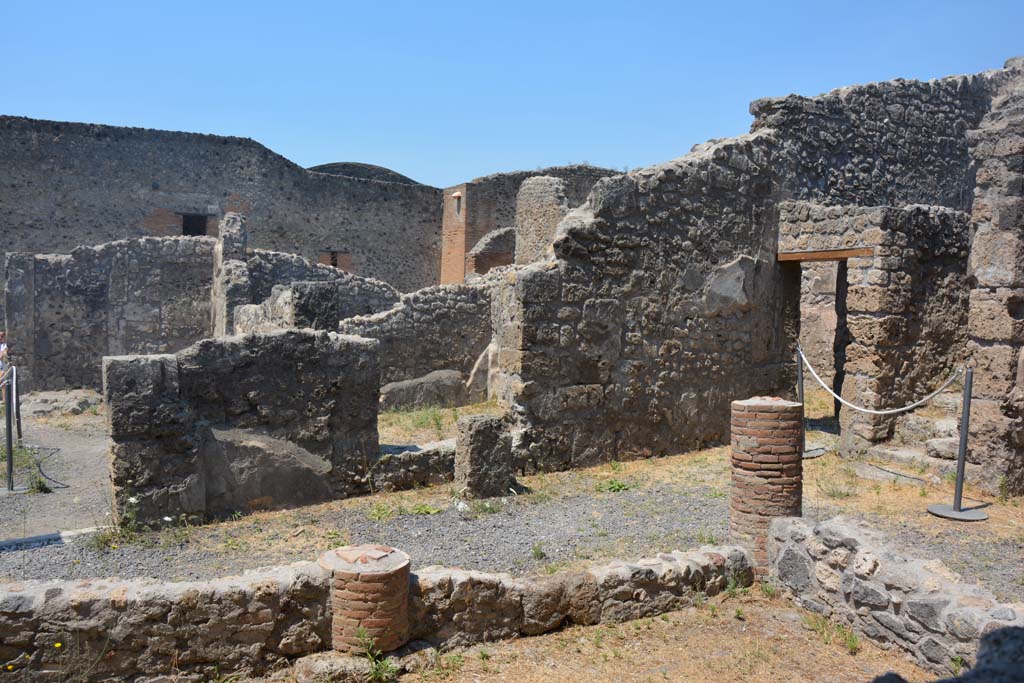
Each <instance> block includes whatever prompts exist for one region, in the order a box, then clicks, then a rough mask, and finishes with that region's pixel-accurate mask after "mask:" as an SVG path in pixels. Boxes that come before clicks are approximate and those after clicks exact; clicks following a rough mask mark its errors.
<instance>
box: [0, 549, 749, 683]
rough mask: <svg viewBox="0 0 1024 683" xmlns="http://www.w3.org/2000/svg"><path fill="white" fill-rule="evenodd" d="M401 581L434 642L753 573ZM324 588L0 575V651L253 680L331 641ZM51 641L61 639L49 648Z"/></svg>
mask: <svg viewBox="0 0 1024 683" xmlns="http://www.w3.org/2000/svg"><path fill="white" fill-rule="evenodd" d="M410 578H411V580H410V592H411V595H410V614H409V616H410V621H411V622H412V633H411V637H412V638H413V639H418V640H424V641H427V642H429V643H431V644H432V645H435V646H438V647H458V646H465V645H472V644H474V643H481V642H487V641H493V640H498V639H502V638H513V637H516V636H520V635H538V634H541V633H547V632H549V631H553V630H555V629H558V628H560V627H561V626H563V625H570V624H597V623H609V622H622V621H627V620H631V619H639V618H642V617H651V616H656V615H658V614H662V613H665V612H668V611H672V610H677V609H682V608H684V607H687V606H690V605H693V604H694V602H695V599H696V596H697V594H698V593H704V594H707V595H715V594H717V593H719V592H720V591H722V590H723V589H724V588H725V587H726V586H727V585H728V583H729V582H730V581H733V582H735V583H736V584H737V585H739V586H749V585H750V584H751V580H752V579H751V572H750V562H749V558H748V557H747V555H746V554H745V552H744V551H743V550H742V549H740V548H736V547H729V546H724V547H711V546H705V547H703V548H700V549H699V550H694V551H689V552H680V551H675V552H673V553H670V554H669V553H662V554H660V555H659V556H658V557H657V558H650V559H644V560H639V561H638V562H636V563H626V562H612V563H611V564H608V565H605V566H602V567H595V568H593V569H590V570H587V571H582V572H563V573H559V574H555V575H552V576H546V577H542V578H541V579H539V580H538V579H536V578H531V579H517V578H512V577H510V576H508V575H507V574H486V573H483V572H475V571H464V570H461V569H448V568H444V567H427V568H425V569H423V570H421V571H419V572H416V573H414V574H413V575H412V576H411V577H410ZM330 583H331V577H330V573H329V572H328V571H327V570H325V569H323V568H321V567H319V566H318V565H317V564H315V563H313V562H298V563H295V564H292V565H288V566H284V567H273V568H269V569H260V570H256V571H252V572H246V573H245V574H243V575H242V576H238V577H231V578H225V579H217V580H214V581H195V582H188V583H166V584H160V583H156V582H152V581H146V580H128V581H122V580H117V579H108V580H93V581H77V582H70V581H68V582H63V581H53V582H25V583H18V584H5V585H2V586H0V643H2V644H0V656H2V657H3V658H4V660H5V661H7V660H13V659H15V658H16V657H18V656H19V655H20V656H21V659H18V660H17V662H18V664H17V666H18V671H19V673H27V675H26V677H25V679H24V680H26V681H30V682H31V683H43V682H44V681H51V680H53V678H52V670H53V668H55V667H57V666H63V667H65V668H67V669H72V670H78V671H83V672H86V678H85V679H83V680H85V681H87V682H88V683H99V682H100V681H105V680H111V679H117V680H126V681H135V682H141V681H144V680H150V679H153V678H156V677H158V676H170V675H172V674H179V675H186V676H196V677H197V678H202V679H203V680H206V679H210V678H215V677H217V676H224V675H229V674H232V673H242V674H250V675H258V674H262V673H265V672H267V671H268V670H270V669H272V668H274V667H275V666H277V665H281V664H283V663H284V662H283V660H285V659H286V658H294V657H297V656H301V655H305V654H309V653H312V652H316V651H321V650H326V649H328V648H329V647H330V645H329V644H330V629H331V618H330V602H329V591H330ZM170 629H173V630H174V634H173V636H172V635H168V634H169V630H170ZM58 641H60V642H61V643H68V644H69V646H68V647H66V648H61V649H60V650H58V649H56V648H54V647H53V643H55V642H58ZM71 643H74V644H75V646H74V647H70V644H71ZM24 669H27V672H23V670H24Z"/></svg>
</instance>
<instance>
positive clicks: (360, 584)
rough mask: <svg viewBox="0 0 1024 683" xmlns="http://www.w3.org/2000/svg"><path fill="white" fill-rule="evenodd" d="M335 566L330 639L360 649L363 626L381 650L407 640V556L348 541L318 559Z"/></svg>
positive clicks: (343, 649) (339, 646)
mask: <svg viewBox="0 0 1024 683" xmlns="http://www.w3.org/2000/svg"><path fill="white" fill-rule="evenodd" d="M318 562H319V564H320V566H321V567H324V568H325V569H329V570H331V575H332V578H331V645H332V646H333V647H334V649H335V650H338V651H339V652H359V651H361V650H362V645H361V643H360V642H359V638H358V632H359V629H360V628H362V629H365V630H366V635H368V636H369V637H370V638H372V639H373V641H374V646H375V647H376V648H377V649H378V650H380V651H381V652H390V651H391V650H397V649H398V648H400V647H402V646H403V645H405V643H406V642H407V641H408V640H409V556H408V555H406V554H405V553H403V552H402V551H401V550H395V549H394V548H389V547H387V546H383V545H349V546H345V547H343V548H338V549H337V550H328V551H327V552H326V553H324V554H323V555H321V556H320V558H319V560H318Z"/></svg>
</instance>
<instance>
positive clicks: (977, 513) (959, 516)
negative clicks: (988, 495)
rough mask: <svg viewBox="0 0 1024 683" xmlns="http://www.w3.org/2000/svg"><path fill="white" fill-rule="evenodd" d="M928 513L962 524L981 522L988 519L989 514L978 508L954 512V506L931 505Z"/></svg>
mask: <svg viewBox="0 0 1024 683" xmlns="http://www.w3.org/2000/svg"><path fill="white" fill-rule="evenodd" d="M928 512H930V513H932V514H933V515H935V516H936V517H945V518H946V519H955V520H958V521H960V522H981V521H983V520H986V519H988V513H987V512H985V511H984V510H979V509H978V508H966V509H963V510H954V509H953V506H952V505H945V504H942V505H939V504H936V505H929V506H928Z"/></svg>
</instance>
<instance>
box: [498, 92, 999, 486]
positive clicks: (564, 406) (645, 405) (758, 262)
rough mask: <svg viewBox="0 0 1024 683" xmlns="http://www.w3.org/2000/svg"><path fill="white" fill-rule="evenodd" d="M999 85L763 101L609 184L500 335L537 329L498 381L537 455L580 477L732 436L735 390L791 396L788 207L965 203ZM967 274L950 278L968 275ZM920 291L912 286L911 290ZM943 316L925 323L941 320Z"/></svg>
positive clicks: (520, 335)
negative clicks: (735, 129) (779, 207)
mask: <svg viewBox="0 0 1024 683" xmlns="http://www.w3.org/2000/svg"><path fill="white" fill-rule="evenodd" d="M998 78H1000V76H999V75H998V74H981V75H976V76H957V77H951V78H945V79H940V80H936V81H930V82H928V83H920V82H912V81H893V82H889V83H876V84H869V85H864V86H855V87H850V88H843V89H841V90H837V91H834V92H831V93H828V94H826V95H822V96H819V97H815V98H807V97H798V96H790V97H786V98H779V99H772V100H759V101H757V102H755V103H753V104H752V105H751V111H752V113H753V114H754V115H755V117H756V120H755V123H754V126H753V131H752V133H751V134H750V135H747V136H743V137H740V138H735V139H731V140H724V141H713V142H710V143H707V144H704V145H699V146H697V147H695V148H694V150H693V152H691V154H689V155H687V156H685V157H682V158H680V159H676V160H674V161H671V162H667V163H664V164H659V165H656V166H652V167H650V168H646V169H639V170H637V171H633V172H632V173H629V174H628V175H626V176H620V177H616V178H606V179H604V180H601V181H599V182H598V183H597V184H596V185H595V187H594V189H593V190H592V191H591V194H590V197H589V201H588V204H587V205H586V206H584V207H582V208H581V209H577V210H576V211H572V212H570V213H569V214H568V215H567V217H566V218H565V219H564V220H563V221H562V222H561V224H560V225H559V228H558V231H557V236H556V238H555V242H554V256H555V260H554V261H553V262H550V263H539V264H534V265H532V266H528V267H526V268H524V269H523V270H520V271H519V272H518V273H517V275H516V278H517V279H516V281H515V283H514V284H511V285H510V287H511V288H512V292H511V294H509V293H505V294H496V296H497V297H499V298H500V299H501V300H502V301H508V302H509V305H507V306H505V307H504V308H503V315H504V320H499V321H498V322H497V323H496V329H499V328H501V327H502V326H508V327H512V328H514V327H516V326H517V325H518V326H520V327H521V329H519V330H514V329H513V330H511V331H508V332H503V333H501V334H498V335H497V336H496V343H497V344H498V348H497V350H496V357H497V358H498V363H499V365H500V367H499V368H498V370H497V371H496V375H497V376H499V377H500V378H502V381H501V386H502V391H503V392H505V393H508V394H510V395H511V398H512V400H513V401H514V402H515V403H517V404H518V408H519V411H518V414H520V415H521V418H522V420H523V423H524V425H525V426H526V430H525V432H524V438H523V440H522V442H521V443H520V444H519V446H520V453H521V455H522V457H524V459H525V460H527V461H528V462H532V463H533V464H534V465H536V466H539V467H567V466H573V465H577V464H589V463H591V462H595V461H600V460H607V459H613V458H621V457H637V456H642V455H652V454H659V453H668V452H673V451H676V450H682V449H686V448H692V447H695V446H699V445H701V444H704V443H708V442H715V441H721V440H723V439H724V437H725V434H726V429H727V426H726V424H725V420H726V416H727V415H728V409H727V406H728V401H729V400H730V399H731V398H735V397H736V396H749V395H757V394H769V393H779V392H782V393H786V392H788V390H789V388H790V387H792V385H793V383H792V374H793V370H794V367H795V366H794V364H793V362H792V357H793V356H792V353H793V346H794V342H795V336H796V327H797V322H796V319H797V316H798V315H799V313H798V297H799V295H798V294H797V291H798V289H799V273H798V268H796V267H795V266H785V267H783V266H780V265H779V264H778V263H776V261H775V249H776V247H777V245H776V244H775V231H776V230H777V225H776V220H777V215H776V202H778V201H780V200H787V199H808V200H813V201H816V202H819V203H823V204H853V205H862V206H872V205H881V204H892V205H895V206H904V205H907V204H910V203H913V202H926V203H928V204H933V205H935V204H937V205H942V206H949V207H953V208H966V207H967V206H968V205H969V203H970V197H971V187H972V184H973V171H972V169H971V164H970V158H969V155H968V144H967V138H966V132H967V131H968V130H969V129H971V128H973V127H975V126H976V125H977V124H978V122H979V121H980V120H981V118H982V117H983V116H984V114H985V112H986V111H987V109H988V106H989V102H990V99H991V95H992V87H993V83H994V82H995V81H996V80H998ZM923 211H924V212H925V213H928V214H929V215H931V214H930V213H929V212H930V211H931V210H929V209H924V210H923ZM913 215H914V216H915V218H913V219H910V218H908V220H921V219H920V216H921V215H922V214H921V213H920V212H917V213H914V214H913ZM936 215H937V214H936ZM943 220H946V219H943ZM959 220H960V219H959V218H950V219H949V221H950V222H951V223H950V224H952V223H956V222H957V221H959ZM960 228H963V226H962V225H960ZM965 232H966V231H965ZM900 246H902V245H900ZM887 256H888V255H886V256H883V257H882V258H886V257H887ZM901 256H906V257H907V258H908V259H910V260H911V261H912V260H913V258H914V256H913V255H912V254H906V255H901ZM940 261H941V259H940ZM943 263H946V262H944V261H943ZM853 265H854V264H851V266H853ZM857 265H864V264H857ZM944 267H945V266H943V268H944ZM950 268H951V269H952V270H950V271H945V270H943V271H942V277H943V278H946V277H947V276H948V277H949V278H954V279H955V278H956V277H958V276H957V275H955V274H954V273H953V270H955V266H952V265H951V266H950ZM940 270H941V269H940ZM878 277H882V275H881V274H879V275H878ZM897 280H898V281H899V280H900V278H899V277H897ZM914 282H916V281H914ZM858 284H861V285H862V286H863V287H864V288H867V287H869V286H873V285H869V284H868V283H858ZM946 284H949V285H950V286H951V287H953V288H954V289H955V286H954V283H952V282H947V283H946ZM937 286H938V285H937ZM851 289H852V288H851ZM869 291H870V290H868V289H864V290H863V291H862V292H861V293H860V294H855V293H854V292H852V291H851V294H850V299H851V302H852V300H853V299H854V297H855V296H862V295H863V296H867V295H868V294H869ZM918 294H920V292H919V291H918V290H916V289H915V285H914V283H913V282H911V283H910V289H909V290H908V291H907V292H905V294H904V295H911V296H916V295H918ZM904 295H901V296H904ZM951 296H952V298H953V299H955V298H956V294H955V293H954V294H952V295H951ZM930 300H931V301H932V302H935V303H936V304H938V303H944V304H948V303H950V301H945V300H944V299H943V298H942V296H936V297H931V299H930ZM869 305H870V304H869V303H868V302H864V306H865V307H862V308H861V309H859V310H861V311H862V312H863V313H865V314H866V313H867V312H868V309H867V308H866V307H867V306H869ZM953 310H956V309H955V306H954V307H953ZM933 314H934V315H937V309H935V310H933V309H929V310H928V311H926V312H925V313H923V314H922V315H923V317H924V318H925V319H927V320H928V321H934V322H935V325H936V328H938V327H939V326H940V325H941V324H943V323H941V321H939V320H938V318H937V317H935V318H933ZM953 319H954V320H955V317H954V318H953ZM922 324H923V325H925V326H927V325H930V324H931V322H927V323H922ZM871 333H872V332H871V330H868V329H863V330H862V331H861V334H862V335H868V334H871ZM943 334H945V332H942V333H937V334H935V335H933V336H934V338H935V339H940V338H941V337H942V335H943ZM912 337H913V332H912V331H911V332H910V333H909V335H907V336H905V337H904V339H910V338H912ZM937 346H938V345H937ZM954 347H955V345H954V344H952V343H950V344H943V345H942V348H944V349H948V348H954ZM904 351H905V349H895V350H894V351H893V354H892V355H893V356H898V354H899V353H901V352H904ZM939 358H940V359H941V361H945V360H946V358H947V357H946V356H940V357H939ZM941 365H943V363H942V362H933V363H926V364H921V365H920V366H919V368H927V369H928V370H932V371H936V374H933V375H930V376H929V377H928V378H927V379H924V376H923V373H922V375H920V376H917V377H915V378H914V379H912V380H909V381H907V382H905V383H904V386H907V387H911V386H912V387H913V388H914V389H917V388H918V387H919V386H921V385H923V384H925V383H931V382H932V381H933V380H934V379H936V377H939V376H940V375H941V374H942V373H941V372H938V371H940V370H941V369H942V368H941V367H940V366H941ZM853 384H855V383H853V382H851V383H850V385H851V386H852V385H853ZM896 393H898V392H896Z"/></svg>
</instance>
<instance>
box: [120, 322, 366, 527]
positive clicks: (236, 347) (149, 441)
mask: <svg viewBox="0 0 1024 683" xmlns="http://www.w3.org/2000/svg"><path fill="white" fill-rule="evenodd" d="M376 347H377V343H376V342H374V341H372V340H369V339H359V338H354V337H345V336H341V335H338V334H334V333H328V332H314V331H311V330H288V331H283V332H276V333H271V334H266V335H248V336H244V337H221V338H218V339H205V340H203V341H201V342H199V343H197V344H195V345H193V346H190V347H188V348H186V349H184V350H182V351H179V352H178V353H177V354H174V355H156V356H112V357H107V358H104V359H103V394H104V400H105V401H106V403H107V406H108V421H109V430H110V438H111V441H112V442H113V443H112V447H111V455H112V459H113V464H112V468H111V470H112V477H113V484H114V493H115V499H116V505H117V508H118V511H119V513H120V514H122V515H124V514H125V513H127V512H131V513H132V514H134V515H135V516H136V518H137V519H139V520H140V521H157V522H158V521H159V520H161V519H162V518H163V517H165V516H170V517H172V518H175V519H177V518H178V517H179V516H180V515H186V516H187V517H193V516H195V517H198V518H203V517H206V516H220V515H226V514H229V513H232V512H235V511H243V512H244V511H248V510H252V509H260V508H277V507H287V506H291V505H299V504H309V503H314V502H320V501H323V500H329V499H333V498H341V497H345V496H349V495H353V494H355V493H361V492H364V491H366V490H367V489H368V485H367V473H368V470H369V468H370V467H372V465H373V463H374V462H375V461H376V459H377V458H378V457H379V456H380V453H379V449H378V443H377V402H378V391H379V386H380V370H379V368H378V364H377V352H376Z"/></svg>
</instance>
